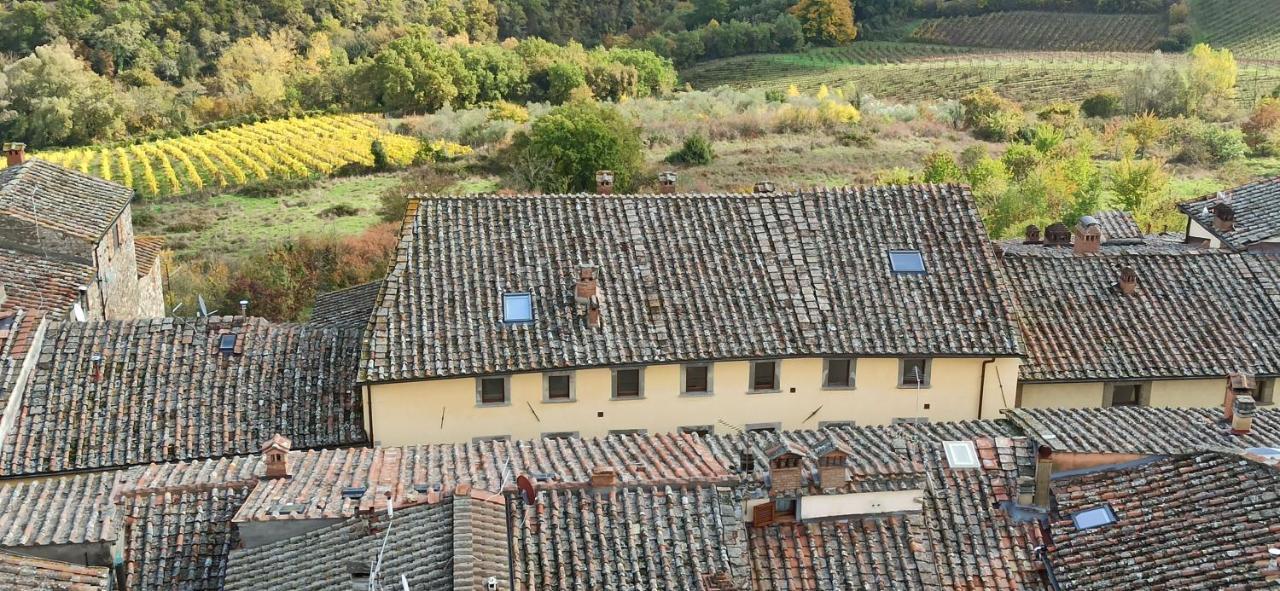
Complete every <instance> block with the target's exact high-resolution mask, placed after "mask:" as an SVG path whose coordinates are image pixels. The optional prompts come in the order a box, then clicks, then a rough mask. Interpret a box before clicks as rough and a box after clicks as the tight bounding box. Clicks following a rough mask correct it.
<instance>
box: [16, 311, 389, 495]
mask: <svg viewBox="0 0 1280 591" xmlns="http://www.w3.org/2000/svg"><path fill="white" fill-rule="evenodd" d="M224 336H228V337H229V336H234V337H235V342H234V343H232V344H231V347H230V349H228V351H226V352H222V351H220V349H219V347H220V345H221V344H222V337H224ZM358 347H359V332H358V331H351V330H348V331H343V330H338V329H322V328H315V327H310V326H307V325H296V324H271V323H268V322H267V321H265V320H261V319H255V318H242V317H212V318H202V319H184V318H161V319H150V320H131V321H111V322H88V323H77V322H64V323H61V324H59V325H57V326H54V327H51V328H50V329H49V333H48V334H47V335H46V337H45V343H44V345H43V347H42V349H41V358H40V361H39V365H38V368H37V370H36V371H35V372H33V374H32V376H31V378H30V380H29V382H28V384H27V389H26V392H25V393H24V395H23V399H22V404H21V406H20V407H19V409H18V411H17V413H18V414H17V415H16V417H15V419H14V420H15V422H14V425H13V428H12V429H11V430H10V432H9V434H8V437H7V438H6V441H5V442H4V443H5V446H4V449H3V452H2V453H0V462H2V465H0V469H2V470H3V472H4V473H6V474H9V475H20V474H40V473H50V472H61V471H68V470H79V469H102V468H110V467H120V466H128V465H135V464H146V463H150V462H159V461H172V460H181V459H196V458H204V457H218V456H226V455H237V454H249V453H253V452H255V451H257V449H258V446H259V445H260V444H261V443H262V442H263V441H264V440H266V439H267V438H269V437H271V435H273V434H275V433H283V434H286V435H288V436H289V437H290V438H291V439H292V440H293V441H294V445H295V446H297V447H299V448H309V447H320V446H331V445H343V444H351V443H359V442H363V441H364V438H365V435H364V432H363V424H362V418H361V415H362V404H361V402H360V397H359V395H358V393H357V392H356V391H355V389H354V384H355V357H356V351H357V348H358Z"/></svg>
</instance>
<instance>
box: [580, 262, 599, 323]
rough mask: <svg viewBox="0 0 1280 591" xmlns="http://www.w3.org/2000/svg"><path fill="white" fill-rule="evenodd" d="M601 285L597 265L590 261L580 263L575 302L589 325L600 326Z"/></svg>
mask: <svg viewBox="0 0 1280 591" xmlns="http://www.w3.org/2000/svg"><path fill="white" fill-rule="evenodd" d="M601 302H603V297H602V296H601V295H600V286H599V285H598V284H597V283H596V266H595V265H592V264H588V263H583V264H581V265H578V283H577V285H575V286H574V288H573V303H574V307H575V308H577V311H578V316H582V317H583V318H584V319H585V321H586V323H587V326H588V327H591V328H596V327H598V326H600V304H601Z"/></svg>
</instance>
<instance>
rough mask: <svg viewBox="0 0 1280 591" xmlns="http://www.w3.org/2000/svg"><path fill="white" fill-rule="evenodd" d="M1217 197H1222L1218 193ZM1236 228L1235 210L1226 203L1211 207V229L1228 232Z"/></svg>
mask: <svg viewBox="0 0 1280 591" xmlns="http://www.w3.org/2000/svg"><path fill="white" fill-rule="evenodd" d="M1218 195H1222V193H1219V194H1218ZM1235 227H1236V210H1235V209H1234V208H1232V207H1231V206H1230V205H1228V204H1226V203H1218V204H1217V205H1215V206H1213V229H1214V230H1217V231H1219V232H1230V231H1231V230H1234V229H1235Z"/></svg>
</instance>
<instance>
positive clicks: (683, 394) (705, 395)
mask: <svg viewBox="0 0 1280 591" xmlns="http://www.w3.org/2000/svg"><path fill="white" fill-rule="evenodd" d="M680 396H681V397H683V398H709V397H711V396H715V392H681V393H680Z"/></svg>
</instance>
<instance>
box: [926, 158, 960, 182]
mask: <svg viewBox="0 0 1280 591" xmlns="http://www.w3.org/2000/svg"><path fill="white" fill-rule="evenodd" d="M920 176H921V177H922V178H923V179H924V182H926V183H958V182H960V181H961V180H962V178H963V177H964V171H962V170H960V165H959V164H956V159H955V156H952V155H951V152H945V151H941V150H940V151H937V152H934V153H932V154H929V155H928V156H926V157H925V159H924V171H922V172H921V173H920Z"/></svg>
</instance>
